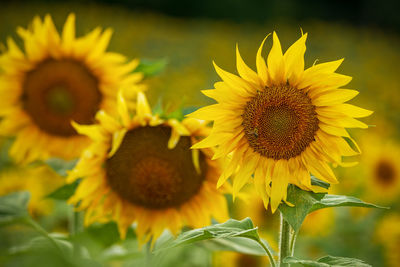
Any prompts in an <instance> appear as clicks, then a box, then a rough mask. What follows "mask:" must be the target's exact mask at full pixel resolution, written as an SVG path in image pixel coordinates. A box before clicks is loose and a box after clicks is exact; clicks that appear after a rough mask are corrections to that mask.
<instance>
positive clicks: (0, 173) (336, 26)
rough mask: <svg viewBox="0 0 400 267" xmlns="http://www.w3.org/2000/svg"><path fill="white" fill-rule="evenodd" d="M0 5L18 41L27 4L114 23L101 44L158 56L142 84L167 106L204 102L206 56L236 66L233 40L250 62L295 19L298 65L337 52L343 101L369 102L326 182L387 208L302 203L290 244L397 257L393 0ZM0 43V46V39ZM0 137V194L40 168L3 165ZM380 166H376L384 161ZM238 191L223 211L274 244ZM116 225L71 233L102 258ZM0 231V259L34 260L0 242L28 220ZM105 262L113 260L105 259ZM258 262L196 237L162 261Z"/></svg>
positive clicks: (390, 261) (290, 37)
mask: <svg viewBox="0 0 400 267" xmlns="http://www.w3.org/2000/svg"><path fill="white" fill-rule="evenodd" d="M0 5H1V8H0V43H5V41H6V38H7V37H8V36H11V37H13V38H14V39H16V40H18V41H20V39H19V38H18V37H17V35H16V32H15V30H16V28H17V26H23V27H26V26H27V25H28V24H29V23H30V22H31V20H32V18H33V17H34V16H35V15H40V16H44V15H45V14H51V15H52V17H53V19H54V21H55V24H56V26H57V27H58V29H59V30H60V29H61V27H62V25H63V23H64V21H65V19H66V17H67V15H68V14H69V13H70V12H74V13H75V14H76V17H77V22H76V26H77V35H83V34H86V33H88V32H89V31H90V30H91V29H93V28H95V27H96V26H102V27H104V28H106V27H111V28H113V29H114V34H113V38H112V40H111V43H110V46H109V49H108V50H110V51H116V52H119V53H122V54H125V55H126V56H128V57H130V58H140V59H141V60H142V61H143V62H149V63H152V64H153V63H156V65H158V66H161V67H162V66H164V65H165V68H161V67H160V70H161V71H160V72H159V73H157V75H154V76H152V77H147V78H146V83H147V84H148V86H149V90H148V92H147V94H148V96H149V99H150V102H151V104H152V105H153V106H155V105H157V104H160V103H161V104H162V106H163V107H164V108H165V109H167V110H169V111H171V112H172V111H173V110H174V109H176V108H180V107H183V108H193V107H198V106H202V105H205V104H210V103H212V102H211V100H210V99H208V98H207V97H205V96H204V95H202V94H201V92H200V90H203V89H211V88H213V84H214V82H216V81H218V80H219V78H218V77H217V75H216V73H215V71H214V70H213V67H212V61H213V60H214V61H216V63H218V65H219V66H221V67H222V68H224V69H226V70H228V71H231V72H235V45H236V43H237V44H238V45H239V48H240V50H241V53H242V56H243V58H244V59H245V61H246V62H247V63H248V64H249V66H251V67H255V54H256V51H257V49H258V46H259V44H260V42H261V41H262V39H263V38H264V37H265V35H266V34H268V33H270V32H272V31H273V30H275V31H277V33H278V35H279V37H280V39H281V43H282V47H283V49H284V50H285V49H287V48H288V47H289V45H290V44H292V43H293V42H294V41H295V40H297V38H299V37H300V35H301V29H302V30H303V31H304V32H308V33H309V38H308V41H307V52H306V66H311V65H312V64H313V63H314V61H315V60H318V61H320V62H324V61H331V60H336V59H339V58H345V61H344V63H343V64H342V66H341V67H340V69H339V70H338V72H340V73H343V74H346V75H350V76H353V80H352V82H351V83H350V84H349V85H348V86H347V87H348V88H350V89H357V90H358V91H360V94H359V96H358V97H357V98H356V99H355V100H353V101H352V103H354V104H357V105H359V106H362V107H364V108H367V109H370V110H374V114H373V115H372V116H370V117H369V118H367V119H365V120H364V121H365V122H366V123H367V124H369V125H371V127H370V128H369V129H368V130H367V131H364V130H363V131H358V130H354V131H351V133H352V134H353V135H354V136H355V139H356V140H358V141H359V143H360V147H361V150H362V151H363V154H362V155H361V156H359V157H357V159H356V160H357V161H359V162H360V164H359V165H358V166H356V167H353V168H349V169H343V168H337V169H336V173H337V175H338V177H339V180H340V182H341V183H340V184H339V185H338V186H335V187H333V188H332V193H336V194H349V195H354V196H356V197H359V198H361V199H363V200H365V201H370V202H374V203H376V204H380V205H384V206H389V207H391V209H390V210H367V211H366V210H359V209H349V208H338V209H334V210H322V211H319V212H316V213H313V214H311V215H310V216H309V217H308V218H307V221H306V223H305V225H304V228H303V229H302V231H301V232H300V237H299V238H298V243H297V251H296V255H297V256H299V257H300V258H317V257H318V256H322V255H325V254H330V255H336V256H348V257H355V258H360V259H363V260H365V261H366V262H368V263H370V264H372V265H373V266H400V263H399V262H400V253H399V251H400V205H399V200H400V193H399V192H400V186H399V184H400V182H399V181H400V157H399V156H400V145H399V141H400V131H399V129H400V72H399V62H400V49H399V48H400V16H399V15H398V10H399V8H400V4H399V2H398V1H373V0H366V1H362V0H354V1H344V0H340V1H317V0H307V1H295V0H286V1H279V0H269V1H262V0H254V1H245V0H235V1H229V0H220V1H213V0H203V1H184V0H169V1H162V0H137V1H128V0H118V1H111V0H102V1H101V0H98V1H94V0H82V1H72V2H65V1H50V0H48V1H1V4H0ZM20 44H21V42H20ZM270 46H271V42H268V43H267V45H266V49H265V50H266V51H268V49H269V48H270ZM2 50H4V46H3V45H0V51H2ZM153 65H154V64H153ZM0 101H1V99H0ZM2 143H3V144H2V154H1V159H0V160H1V161H0V194H5V193H7V192H10V191H12V190H15V188H16V187H15V186H14V184H13V183H11V182H10V181H9V180H10V179H11V178H3V177H11V176H12V177H14V176H15V177H17V178H14V179H17V180H19V181H21V180H22V179H23V178H21V177H27V176H30V177H33V176H34V175H36V176H35V177H43V176H46V177H49V175H48V174H46V175H44V174H41V173H39V174H38V173H35V174H27V173H28V172H29V170H20V169H16V168H15V167H13V163H12V162H11V161H10V160H9V159H8V157H7V155H6V152H4V151H7V147H8V146H9V141H8V140H4V141H2ZM382 164H383V165H382ZM382 166H386V167H385V168H386V169H384V171H382V168H383V167H382ZM388 166H389V167H388ZM41 171H43V172H47V171H48V170H41ZM11 172H12V175H10V173H11ZM18 177H19V178H18ZM38 179H39V178H38ZM47 179H48V178H47ZM57 179H58V178H57V177H54V178H51V179H50V180H51V182H46V184H47V185H49V184H54V185H52V187H53V188H56V187H57V184H59V183H61V182H60V181H58V180H57ZM29 183H31V184H32V182H29V181H24V182H21V185H20V186H19V187H20V188H22V187H25V188H26V187H28V189H32V188H33V187H34V185H32V186H28V185H29ZM9 184H12V185H9ZM36 187H37V185H36ZM40 190H42V189H37V190H36V191H40ZM47 190H48V188H47ZM36 191H35V192H36ZM38 194H39V193H38ZM39 195H40V194H39ZM37 202H40V205H42V206H40V205H39V207H36V206H35V209H39V210H38V211H35V212H37V216H38V218H39V219H40V218H41V217H40V216H41V215H43V214H47V216H45V218H42V219H40V220H41V223H42V225H44V226H45V227H46V228H47V229H49V230H59V231H60V232H63V231H66V229H67V227H68V226H67V225H66V224H67V215H66V214H68V210H69V209H70V208H69V207H68V206H66V205H65V204H63V203H61V202H60V203H57V202H55V203H47V202H46V203H43V200H42V199H41V198H40V196H38V197H37ZM249 203H250V204H249V205H250V206H251V207H250V208H249V207H248V206H246V207H247V208H246V207H244V208H243V207H242V206H243V205H244V204H243V203H237V205H235V206H234V207H233V208H232V215H233V216H234V217H235V218H238V219H240V218H244V217H247V216H251V217H252V218H254V220H255V222H256V223H257V224H258V225H259V226H260V227H261V228H262V229H264V230H263V232H264V233H263V235H264V236H265V238H266V239H267V240H269V241H270V243H271V244H272V245H274V244H275V246H276V241H274V240H277V232H278V223H277V218H275V217H276V216H275V215H274V216H275V217H274V216H272V215H270V214H267V215H265V214H263V210H262V209H261V208H260V205H261V204H260V203H259V202H258V201H257V200H252V201H250V202H249ZM51 206H53V208H51ZM54 206H55V207H57V208H54ZM32 209H34V208H32ZM104 227H106V228H105V229H104ZM115 231H116V228H115V225H113V224H108V225H106V226H94V227H92V228H91V229H88V230H87V231H85V233H84V234H82V236H80V238H81V240H80V242H82V243H83V244H86V246H88V247H89V248H90V249H89V253H90V254H92V255H95V257H99V258H101V257H104V256H101V255H103V254H104V253H103V252H104V250H105V249H108V248H109V247H110V246H112V245H113V244H115V242H118V238H117V237H115V236H116V234H115ZM2 232H3V234H2V239H1V242H0V251H1V252H0V260H2V261H1V262H4V263H5V264H7V265H6V266H20V264H22V263H27V262H29V263H31V262H32V261H34V260H35V259H36V260H37V261H39V262H40V260H39V259H38V258H37V257H38V255H28V256H26V255H25V256H21V255H22V254H21V255H19V254H18V255H19V256H18V257H14V256H15V255H14V256H10V254H9V253H8V252H9V248H10V247H11V246H15V245H18V244H19V243H20V242H21V240H22V239H23V238H26V237H27V236H29V235H30V234H32V233H30V232H29V231H28V230H27V229H17V230H16V229H14V231H13V233H14V234H13V235H10V234H5V233H4V232H5V230H4V229H3V230H2ZM16 233H18V234H16ZM132 235H133V234H132ZM127 242H128V243H129V242H131V243H129V244H128V246H132V247H135V245H136V244H135V242H134V241H129V240H128V241H125V245H126V244H127ZM96 253H97V254H96ZM35 256H37V257H35ZM42 256H43V255H42ZM24 257H25V258H24ZM26 257H28V258H26ZM227 259H229V262H230V263H229V265H227V262H228V261H227ZM106 262H108V263H109V262H111V263H112V264H118V263H119V261H118V260H115V259H113V260H111V261H106ZM128 262H129V261H128ZM262 262H263V259H260V258H245V257H244V256H243V257H241V256H240V255H239V256H238V255H235V254H233V253H227V254H222V253H221V254H218V253H214V254H211V253H208V252H207V251H206V250H205V249H204V248H202V247H190V249H189V250H187V249H186V250H184V249H182V250H177V251H175V252H174V253H173V254H172V255H170V259H167V260H165V261H164V263H163V264H164V265H170V266H212V265H214V266H241V265H240V264H242V263H247V266H257V264H262ZM249 263H250V265H249ZM43 264H44V263H43ZM125 264H126V263H125ZM177 264H178V265H177ZM27 266H30V265H27ZM31 266H34V265H31ZM115 266H118V265H115ZM127 266H129V265H127Z"/></svg>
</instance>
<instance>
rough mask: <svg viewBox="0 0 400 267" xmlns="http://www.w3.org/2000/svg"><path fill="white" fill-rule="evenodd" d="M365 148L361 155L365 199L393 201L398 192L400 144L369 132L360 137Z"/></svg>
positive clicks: (399, 189)
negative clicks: (364, 179)
mask: <svg viewBox="0 0 400 267" xmlns="http://www.w3.org/2000/svg"><path fill="white" fill-rule="evenodd" d="M361 144H363V145H365V147H368V149H365V151H364V155H363V157H362V159H361V160H362V164H360V167H361V166H362V169H361V170H358V171H359V172H363V173H364V174H365V177H366V178H367V179H366V181H365V182H364V183H363V184H364V185H365V192H364V193H365V195H364V196H363V197H364V198H365V199H367V200H369V201H378V202H380V203H386V204H388V203H393V202H394V201H396V200H397V199H399V193H400V166H399V164H398V159H399V157H400V146H399V144H398V143H396V142H394V141H393V140H391V139H390V138H385V137H383V136H382V135H377V134H374V133H370V134H368V135H366V136H364V137H363V138H362V143H361Z"/></svg>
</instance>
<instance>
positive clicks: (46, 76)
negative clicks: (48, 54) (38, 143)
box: [22, 59, 101, 137]
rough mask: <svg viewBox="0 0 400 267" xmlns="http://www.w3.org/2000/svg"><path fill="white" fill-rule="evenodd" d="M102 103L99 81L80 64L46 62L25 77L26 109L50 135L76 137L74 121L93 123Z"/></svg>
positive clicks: (63, 61) (66, 60)
mask: <svg viewBox="0 0 400 267" xmlns="http://www.w3.org/2000/svg"><path fill="white" fill-rule="evenodd" d="M100 101H101V94H100V91H99V89H98V80H97V79H96V77H95V76H94V75H93V74H92V73H91V72H90V71H89V69H88V68H87V67H86V66H84V65H83V64H82V63H81V62H78V61H74V60H70V59H60V60H55V59H47V60H45V61H43V62H41V63H39V64H37V65H36V67H35V68H34V69H33V70H32V71H30V72H28V73H27V74H26V76H25V80H24V84H23V94H22V102H23V107H24V109H25V111H26V112H27V113H28V114H29V116H30V117H31V119H32V120H33V122H34V123H35V124H36V125H37V126H38V127H39V128H40V129H41V130H43V131H44V132H47V133H48V134H50V135H56V136H64V137H67V136H73V135H76V134H77V133H76V131H75V130H74V128H73V127H72V126H71V121H76V122H78V123H80V124H91V123H93V122H94V121H93V120H94V116H95V114H96V112H97V111H98V109H99V105H100Z"/></svg>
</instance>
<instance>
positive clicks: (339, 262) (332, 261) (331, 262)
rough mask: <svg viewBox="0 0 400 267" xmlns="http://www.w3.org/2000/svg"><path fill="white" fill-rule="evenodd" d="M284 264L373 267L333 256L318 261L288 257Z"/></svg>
mask: <svg viewBox="0 0 400 267" xmlns="http://www.w3.org/2000/svg"><path fill="white" fill-rule="evenodd" d="M283 262H284V263H289V264H293V263H298V264H301V265H303V266H305V267H341V266H343V267H345V266H349V267H350V266H351V267H370V266H371V265H369V264H367V263H365V262H363V261H362V260H359V259H352V258H344V257H333V256H325V257H322V258H319V259H318V260H316V261H312V260H300V259H297V258H296V257H286V258H285V259H284V260H283Z"/></svg>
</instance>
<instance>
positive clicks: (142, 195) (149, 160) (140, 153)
mask: <svg viewBox="0 0 400 267" xmlns="http://www.w3.org/2000/svg"><path fill="white" fill-rule="evenodd" d="M170 135H171V128H170V127H166V126H156V127H150V126H146V127H139V128H136V129H133V130H130V131H128V132H127V133H126V135H125V137H124V139H123V141H122V143H121V145H120V147H119V148H118V150H117V152H116V153H115V154H114V155H113V156H112V157H111V158H109V159H108V160H107V161H106V165H105V168H106V174H107V181H108V184H109V185H110V187H111V188H112V189H113V191H114V192H116V193H117V194H118V195H119V196H120V197H121V198H123V199H125V200H127V201H129V202H131V203H132V204H136V205H139V206H142V207H146V208H149V209H164V208H169V207H178V206H180V205H181V204H183V203H185V202H186V201H187V200H189V199H190V198H191V197H193V196H194V195H195V194H196V193H197V192H198V191H199V189H200V188H201V185H202V183H203V180H204V179H205V174H206V171H207V165H206V161H205V156H204V154H203V153H200V162H199V163H200V170H201V172H200V174H198V173H197V172H196V169H195V167H194V165H193V161H192V152H191V150H190V146H191V141H190V137H187V136H182V137H181V138H180V140H179V142H178V144H177V145H176V147H175V148H174V149H168V147H167V144H168V139H169V137H170Z"/></svg>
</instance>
